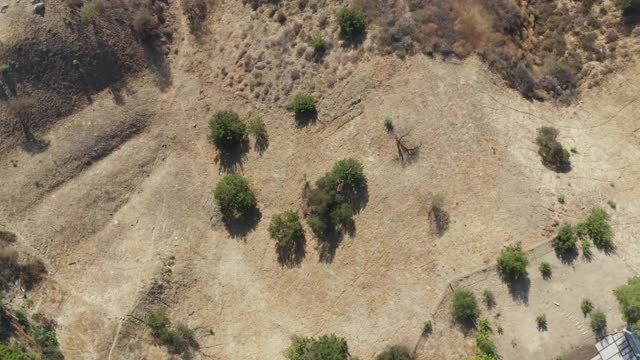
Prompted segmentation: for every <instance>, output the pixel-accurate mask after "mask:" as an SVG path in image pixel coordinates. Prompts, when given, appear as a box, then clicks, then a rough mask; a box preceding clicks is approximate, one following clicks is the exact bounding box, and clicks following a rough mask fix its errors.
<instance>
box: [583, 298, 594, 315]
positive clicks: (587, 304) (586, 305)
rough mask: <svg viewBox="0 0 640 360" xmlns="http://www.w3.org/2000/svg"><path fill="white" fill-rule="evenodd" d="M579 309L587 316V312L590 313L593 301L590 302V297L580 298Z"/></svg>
mask: <svg viewBox="0 0 640 360" xmlns="http://www.w3.org/2000/svg"><path fill="white" fill-rule="evenodd" d="M580 310H581V311H582V314H583V315H584V316H587V314H590V313H591V311H592V310H593V302H591V299H588V298H584V299H582V302H581V303H580Z"/></svg>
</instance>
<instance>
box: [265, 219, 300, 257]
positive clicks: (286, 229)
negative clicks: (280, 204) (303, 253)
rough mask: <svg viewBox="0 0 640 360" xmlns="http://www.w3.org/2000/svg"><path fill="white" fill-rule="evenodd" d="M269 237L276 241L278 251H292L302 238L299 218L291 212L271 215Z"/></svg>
mask: <svg viewBox="0 0 640 360" xmlns="http://www.w3.org/2000/svg"><path fill="white" fill-rule="evenodd" d="M269 236H271V238H272V239H273V240H275V241H276V244H277V247H278V249H282V250H293V249H294V248H295V247H296V244H297V243H298V242H299V241H300V239H302V238H303V237H304V229H303V228H302V224H301V223H300V216H298V214H297V213H295V212H293V211H285V212H284V213H282V214H275V215H273V217H272V218H271V224H270V225H269Z"/></svg>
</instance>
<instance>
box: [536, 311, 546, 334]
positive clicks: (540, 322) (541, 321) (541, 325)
mask: <svg viewBox="0 0 640 360" xmlns="http://www.w3.org/2000/svg"><path fill="white" fill-rule="evenodd" d="M536 325H537V327H538V330H542V331H545V330H547V315H545V314H540V315H538V316H536Z"/></svg>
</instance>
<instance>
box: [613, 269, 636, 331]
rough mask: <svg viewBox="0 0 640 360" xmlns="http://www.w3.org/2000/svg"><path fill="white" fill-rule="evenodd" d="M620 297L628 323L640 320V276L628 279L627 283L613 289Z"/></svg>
mask: <svg viewBox="0 0 640 360" xmlns="http://www.w3.org/2000/svg"><path fill="white" fill-rule="evenodd" d="M613 294H614V295H615V296H616V298H617V299H618V303H619V304H620V310H621V311H622V315H623V316H624V319H625V320H626V321H627V322H628V323H634V322H636V321H638V320H640V276H635V277H632V278H629V280H627V285H622V286H618V287H617V288H615V290H613Z"/></svg>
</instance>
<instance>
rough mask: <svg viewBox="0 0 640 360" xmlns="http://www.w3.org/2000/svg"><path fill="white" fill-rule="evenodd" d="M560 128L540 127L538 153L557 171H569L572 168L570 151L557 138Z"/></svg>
mask: <svg viewBox="0 0 640 360" xmlns="http://www.w3.org/2000/svg"><path fill="white" fill-rule="evenodd" d="M557 137H558V130H557V129H555V128H552V127H546V126H545V127H542V128H540V129H538V137H537V138H536V144H538V146H539V149H538V154H540V156H541V157H542V162H543V164H544V165H545V166H547V167H549V168H551V169H553V170H555V171H567V170H569V169H570V168H571V162H570V161H569V157H570V154H569V152H568V151H567V150H566V149H565V148H563V147H562V144H560V143H559V142H558V140H557Z"/></svg>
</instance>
